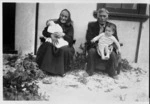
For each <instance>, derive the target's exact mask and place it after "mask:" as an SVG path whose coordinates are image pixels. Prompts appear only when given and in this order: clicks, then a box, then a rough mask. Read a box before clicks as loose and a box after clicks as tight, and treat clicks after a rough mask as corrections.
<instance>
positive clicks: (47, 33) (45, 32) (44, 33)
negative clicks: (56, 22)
mask: <svg viewBox="0 0 150 104" xmlns="http://www.w3.org/2000/svg"><path fill="white" fill-rule="evenodd" d="M47 29H48V26H47V27H45V28H44V30H43V32H42V33H43V36H44V37H51V33H49V32H47Z"/></svg>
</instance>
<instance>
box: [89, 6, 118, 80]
mask: <svg viewBox="0 0 150 104" xmlns="http://www.w3.org/2000/svg"><path fill="white" fill-rule="evenodd" d="M108 15H109V12H108V11H107V10H106V9H105V8H102V9H99V10H98V11H97V21H94V22H90V23H89V24H88V29H87V33H86V46H87V52H88V56H87V69H86V71H87V73H88V74H89V76H91V75H93V72H94V71H95V67H96V64H97V62H96V61H97V60H99V61H100V62H104V61H105V62H104V63H105V64H106V69H105V71H106V72H107V73H108V75H109V76H110V77H112V78H115V79H117V78H118V77H117V73H116V69H117V65H118V60H117V54H116V52H115V51H112V52H111V54H110V58H109V59H108V60H102V59H101V57H100V56H99V55H98V53H97V50H96V46H97V42H95V43H92V42H91V40H92V39H93V38H94V37H95V36H97V35H99V34H100V33H102V32H104V31H105V27H106V26H107V25H108V24H113V23H110V22H108V21H107V20H108ZM113 25H115V24H113ZM115 26H116V25H115ZM114 36H115V38H116V39H117V40H118V37H117V31H115V33H114Z"/></svg>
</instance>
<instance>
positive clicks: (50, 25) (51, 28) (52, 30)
mask: <svg viewBox="0 0 150 104" xmlns="http://www.w3.org/2000/svg"><path fill="white" fill-rule="evenodd" d="M47 25H48V29H47V31H48V32H49V33H52V34H53V33H56V32H58V33H60V35H62V36H64V35H65V34H64V33H63V30H62V28H61V26H60V25H59V24H55V23H54V21H48V23H47ZM54 35H55V34H54ZM46 42H50V43H52V39H51V38H46ZM54 45H55V46H56V47H57V48H61V47H63V46H66V45H68V42H67V41H66V40H64V39H63V38H58V44H54Z"/></svg>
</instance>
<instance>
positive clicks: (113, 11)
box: [97, 3, 148, 20]
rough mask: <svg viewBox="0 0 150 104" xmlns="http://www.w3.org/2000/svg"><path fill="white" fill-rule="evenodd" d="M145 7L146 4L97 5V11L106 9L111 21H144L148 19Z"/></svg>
mask: <svg viewBox="0 0 150 104" xmlns="http://www.w3.org/2000/svg"><path fill="white" fill-rule="evenodd" d="M146 6H147V4H137V3H132V4H131V3H123V4H121V3H98V4H97V9H99V8H106V9H107V10H108V11H109V12H110V18H112V19H116V18H117V19H126V20H127V19H128V20H130V19H131V20H140V19H142V20H145V19H147V18H148V16H147V15H146V14H145V13H146Z"/></svg>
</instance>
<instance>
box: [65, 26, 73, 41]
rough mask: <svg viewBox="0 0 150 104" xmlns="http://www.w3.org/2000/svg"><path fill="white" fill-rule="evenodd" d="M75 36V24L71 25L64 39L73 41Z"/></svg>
mask: <svg viewBox="0 0 150 104" xmlns="http://www.w3.org/2000/svg"><path fill="white" fill-rule="evenodd" d="M73 37H74V29H73V26H71V27H70V28H69V29H68V30H67V31H66V32H65V36H64V39H65V40H66V41H67V42H69V43H72V42H73Z"/></svg>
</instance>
